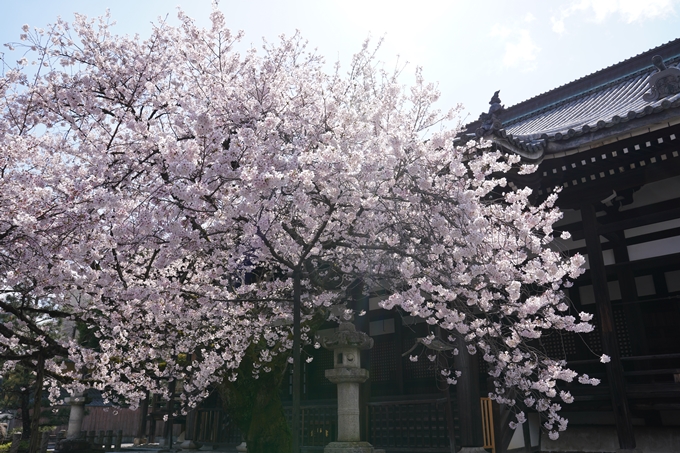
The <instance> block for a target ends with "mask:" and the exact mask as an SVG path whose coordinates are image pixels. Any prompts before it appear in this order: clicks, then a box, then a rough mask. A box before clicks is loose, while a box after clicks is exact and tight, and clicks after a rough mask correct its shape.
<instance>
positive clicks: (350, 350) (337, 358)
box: [321, 322, 374, 453]
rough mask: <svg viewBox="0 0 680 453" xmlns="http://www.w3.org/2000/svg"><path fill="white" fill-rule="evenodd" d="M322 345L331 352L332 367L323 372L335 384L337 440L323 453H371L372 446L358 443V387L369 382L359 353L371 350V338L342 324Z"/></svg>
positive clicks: (359, 438)
mask: <svg viewBox="0 0 680 453" xmlns="http://www.w3.org/2000/svg"><path fill="white" fill-rule="evenodd" d="M321 343H322V344H323V346H324V347H325V348H326V349H330V350H332V351H333V364H334V367H333V369H330V370H326V378H327V379H328V380H329V381H331V382H332V383H334V384H337V385H338V441H337V442H331V443H330V444H328V445H327V446H326V448H324V453H373V452H374V450H373V446H372V445H371V444H369V443H368V442H362V441H361V436H360V423H359V384H361V383H363V382H366V380H367V379H368V370H366V369H364V368H361V358H360V357H361V350H362V349H370V348H372V347H373V339H372V338H371V337H369V336H368V335H366V334H365V333H363V332H357V330H356V328H355V327H354V324H352V323H349V322H343V323H342V324H340V328H339V329H338V331H337V332H336V333H335V334H334V335H332V336H331V337H327V338H323V339H322V340H321Z"/></svg>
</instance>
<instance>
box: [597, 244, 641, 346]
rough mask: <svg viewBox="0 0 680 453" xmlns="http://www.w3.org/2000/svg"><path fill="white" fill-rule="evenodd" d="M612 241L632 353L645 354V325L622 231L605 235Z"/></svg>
mask: <svg viewBox="0 0 680 453" xmlns="http://www.w3.org/2000/svg"><path fill="white" fill-rule="evenodd" d="M607 239H609V240H610V241H611V242H612V245H613V250H614V261H616V264H620V265H619V266H616V276H617V278H618V280H619V288H620V289H621V299H622V302H623V304H624V305H623V310H624V313H625V315H626V327H627V328H628V333H629V334H630V343H631V349H632V352H633V355H645V354H647V352H648V351H647V341H646V335H645V326H644V322H643V317H642V310H641V308H640V304H639V303H637V302H638V295H637V286H636V285H635V275H633V270H632V269H631V267H630V263H629V262H630V257H629V256H628V247H626V241H625V239H624V238H623V233H621V234H618V235H610V236H607Z"/></svg>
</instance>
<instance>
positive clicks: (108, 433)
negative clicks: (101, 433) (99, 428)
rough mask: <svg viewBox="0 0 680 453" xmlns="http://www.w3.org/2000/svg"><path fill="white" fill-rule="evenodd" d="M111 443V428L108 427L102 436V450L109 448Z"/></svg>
mask: <svg viewBox="0 0 680 453" xmlns="http://www.w3.org/2000/svg"><path fill="white" fill-rule="evenodd" d="M112 443H113V430H111V429H109V430H107V431H106V437H105V438H104V450H111V444H112Z"/></svg>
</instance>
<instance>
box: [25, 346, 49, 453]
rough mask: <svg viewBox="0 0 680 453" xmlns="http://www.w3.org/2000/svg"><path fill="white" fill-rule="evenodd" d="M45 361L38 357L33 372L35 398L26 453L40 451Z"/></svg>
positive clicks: (37, 452)
mask: <svg viewBox="0 0 680 453" xmlns="http://www.w3.org/2000/svg"><path fill="white" fill-rule="evenodd" d="M44 368H45V359H44V358H43V356H42V355H40V356H38V363H37V365H36V370H35V396H34V397H33V398H34V400H33V414H32V417H31V441H30V443H29V447H28V453H39V451H40V409H41V402H42V401H41V400H42V387H43V380H44Z"/></svg>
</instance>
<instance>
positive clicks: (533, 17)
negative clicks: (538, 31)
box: [524, 13, 536, 22]
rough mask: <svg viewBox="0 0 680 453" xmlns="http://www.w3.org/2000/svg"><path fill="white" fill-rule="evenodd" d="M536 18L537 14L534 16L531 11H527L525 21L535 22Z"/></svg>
mask: <svg viewBox="0 0 680 453" xmlns="http://www.w3.org/2000/svg"><path fill="white" fill-rule="evenodd" d="M535 20H536V16H534V15H533V14H531V13H527V15H526V16H524V22H533V21H535Z"/></svg>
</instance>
